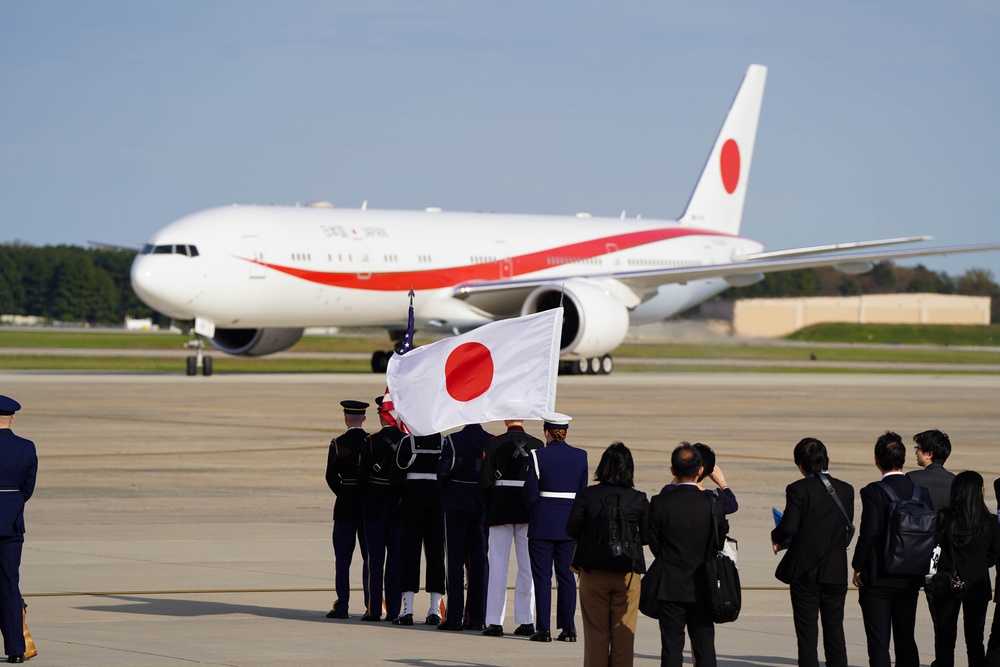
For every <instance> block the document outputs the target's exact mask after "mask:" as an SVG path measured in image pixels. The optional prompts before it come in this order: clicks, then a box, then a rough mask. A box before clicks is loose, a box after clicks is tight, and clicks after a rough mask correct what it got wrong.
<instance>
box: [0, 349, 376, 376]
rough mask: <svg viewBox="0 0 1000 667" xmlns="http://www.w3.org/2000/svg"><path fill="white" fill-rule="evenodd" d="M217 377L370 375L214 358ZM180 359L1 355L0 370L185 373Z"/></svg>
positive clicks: (361, 362)
mask: <svg viewBox="0 0 1000 667" xmlns="http://www.w3.org/2000/svg"><path fill="white" fill-rule="evenodd" d="M212 362H213V366H212V368H213V370H214V372H216V373H220V374H226V373H368V372H371V364H370V362H369V361H368V360H367V359H319V360H317V359H274V358H245V357H229V356H223V355H213V357H212ZM184 369H185V363H184V359H182V358H180V357H175V358H169V357H66V356H55V355H44V354H39V355H16V356H3V355H2V354H0V370H19V371H24V370H30V371H90V372H93V371H136V372H175V373H183V372H184Z"/></svg>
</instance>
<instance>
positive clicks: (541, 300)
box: [521, 278, 629, 358]
mask: <svg viewBox="0 0 1000 667" xmlns="http://www.w3.org/2000/svg"><path fill="white" fill-rule="evenodd" d="M564 293H565V295H564ZM563 295H564V296H563ZM560 296H563V309H564V312H563V329H562V339H561V341H560V343H559V346H560V350H559V353H560V355H563V356H572V357H574V358H587V357H593V358H597V357H599V356H600V355H603V354H606V353H608V352H610V351H611V350H613V349H615V348H616V347H618V346H619V345H620V344H621V342H622V341H623V340H625V334H626V333H627V332H628V325H629V320H628V309H627V308H626V307H625V304H623V303H622V302H621V301H620V300H619V299H618V298H617V297H615V296H614V295H613V294H611V293H610V292H608V291H607V290H606V289H604V288H603V287H601V286H600V285H599V284H597V283H595V282H593V281H590V280H586V279H583V278H572V279H570V280H567V281H566V282H565V283H562V284H558V285H557V284H551V285H544V286H542V287H539V288H537V289H536V290H535V291H533V292H532V293H531V294H529V295H528V298H527V299H525V301H524V305H523V306H522V307H521V315H530V314H532V313H538V312H541V311H543V310H550V309H552V308H558V307H559V298H560Z"/></svg>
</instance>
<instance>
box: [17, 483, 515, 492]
mask: <svg viewBox="0 0 1000 667" xmlns="http://www.w3.org/2000/svg"><path fill="white" fill-rule="evenodd" d="M521 483H522V484H524V482H521ZM0 493H21V489H0Z"/></svg>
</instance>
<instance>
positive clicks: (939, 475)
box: [906, 463, 955, 510]
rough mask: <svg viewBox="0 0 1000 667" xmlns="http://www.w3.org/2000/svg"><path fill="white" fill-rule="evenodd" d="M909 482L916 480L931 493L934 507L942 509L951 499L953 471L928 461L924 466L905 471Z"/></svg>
mask: <svg viewBox="0 0 1000 667" xmlns="http://www.w3.org/2000/svg"><path fill="white" fill-rule="evenodd" d="M906 476H907V477H909V478H910V481H911V482H916V483H917V484H919V485H920V486H922V487H924V488H925V489H927V491H928V492H929V493H930V494H931V502H932V503H934V509H936V510H943V509H944V508H945V507H947V506H948V501H949V500H950V499H951V482H952V480H954V479H955V473H953V472H949V471H947V470H945V469H944V466H943V465H941V464H940V463H928V464H927V467H926V468H920V469H919V470H911V471H910V472H908V473H906Z"/></svg>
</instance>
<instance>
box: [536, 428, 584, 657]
mask: <svg viewBox="0 0 1000 667" xmlns="http://www.w3.org/2000/svg"><path fill="white" fill-rule="evenodd" d="M571 419H572V417H569V416H567V415H564V414H559V413H550V414H547V415H545V417H544V420H545V423H544V426H543V428H544V430H545V440H546V445H545V447H543V448H542V449H533V450H531V464H530V465H529V466H528V476H527V477H526V478H525V481H524V502H525V504H526V505H527V506H528V553H529V554H530V556H531V579H532V583H533V584H534V587H535V632H534V633H533V634H532V635H531V641H533V642H551V641H552V634H551V631H550V629H549V619H550V617H551V611H552V570H553V567H554V568H555V573H556V587H557V593H558V598H557V604H556V627H558V628H560V630H561V632H560V633H559V636H558V637H557V640H558V641H561V642H575V641H576V623H575V622H574V620H573V619H574V618H575V617H576V579H574V578H573V573H572V572H571V571H570V565H571V563H572V560H573V549H574V548H575V547H576V542H575V541H574V540H573V538H571V537H570V536H569V535H568V534H567V533H566V522H567V520H568V519H569V512H570V510H571V509H572V508H573V501H574V500H576V494H577V492H578V491H581V490H583V489H585V488H587V452H585V451H583V450H582V449H579V448H577V447H573V446H572V445H570V444H569V443H568V442H566V434H567V431H568V429H569V422H570V420H571Z"/></svg>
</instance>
